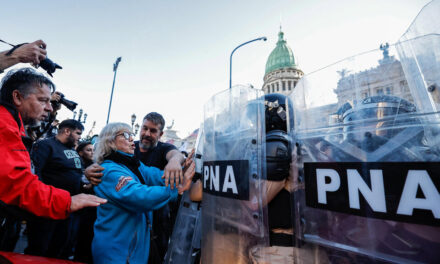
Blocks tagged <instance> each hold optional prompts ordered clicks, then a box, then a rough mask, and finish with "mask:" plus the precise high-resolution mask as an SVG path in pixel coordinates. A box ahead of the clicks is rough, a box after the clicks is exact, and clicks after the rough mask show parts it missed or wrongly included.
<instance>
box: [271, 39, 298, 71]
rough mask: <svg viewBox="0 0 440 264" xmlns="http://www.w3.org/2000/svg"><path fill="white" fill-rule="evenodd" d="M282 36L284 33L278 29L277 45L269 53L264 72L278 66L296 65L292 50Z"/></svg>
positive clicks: (278, 67)
mask: <svg viewBox="0 0 440 264" xmlns="http://www.w3.org/2000/svg"><path fill="white" fill-rule="evenodd" d="M283 37H284V33H283V32H282V31H280V33H278V42H277V46H276V47H275V49H274V50H273V51H272V52H271V53H270V55H269V58H268V59H267V62H266V73H265V74H267V73H269V72H271V71H274V70H276V69H280V68H287V67H293V68H295V67H296V64H295V58H294V57H293V52H292V50H291V49H290V47H289V46H287V44H286V41H285V40H284V38H283Z"/></svg>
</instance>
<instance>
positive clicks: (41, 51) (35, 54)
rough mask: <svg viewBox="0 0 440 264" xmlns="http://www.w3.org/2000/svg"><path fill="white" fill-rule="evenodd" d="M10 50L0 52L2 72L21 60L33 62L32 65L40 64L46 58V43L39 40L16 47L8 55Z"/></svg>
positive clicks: (22, 61) (0, 70) (0, 69)
mask: <svg viewBox="0 0 440 264" xmlns="http://www.w3.org/2000/svg"><path fill="white" fill-rule="evenodd" d="M9 52H10V51H9V50H7V51H3V52H1V53H0V73H2V72H3V71H4V70H5V69H7V68H9V67H11V66H14V65H15V64H18V63H20V62H21V63H31V64H32V65H38V64H40V62H41V61H42V60H44V59H45V58H46V54H47V52H46V43H44V41H42V40H37V41H34V42H32V43H28V44H24V45H22V46H20V47H18V48H16V49H15V50H14V51H13V52H12V53H11V54H9V55H8V53H9Z"/></svg>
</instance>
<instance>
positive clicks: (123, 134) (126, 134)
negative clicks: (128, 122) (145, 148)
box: [115, 132, 134, 140]
mask: <svg viewBox="0 0 440 264" xmlns="http://www.w3.org/2000/svg"><path fill="white" fill-rule="evenodd" d="M117 136H124V138H125V139H126V140H129V139H130V137H131V138H134V134H133V133H130V132H122V133H120V134H117V135H116V136H115V138H116V137H117Z"/></svg>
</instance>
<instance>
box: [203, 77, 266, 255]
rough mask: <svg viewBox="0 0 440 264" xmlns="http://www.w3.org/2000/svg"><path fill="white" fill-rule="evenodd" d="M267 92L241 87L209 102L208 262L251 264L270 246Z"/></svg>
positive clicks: (205, 222)
mask: <svg viewBox="0 0 440 264" xmlns="http://www.w3.org/2000/svg"><path fill="white" fill-rule="evenodd" d="M262 95H263V94H262V91H261V90H256V89H253V88H250V87H244V86H237V87H233V88H232V89H230V90H227V91H224V92H221V93H219V94H216V95H215V96H213V97H212V98H211V99H210V100H209V101H208V102H207V103H206V104H205V110H204V111H205V114H204V134H205V137H204V150H203V161H204V162H203V175H202V178H203V180H202V182H203V201H202V205H203V210H202V263H249V262H250V260H249V250H250V249H251V248H252V247H255V246H262V247H264V246H268V245H269V243H268V230H267V213H266V212H267V209H266V208H265V207H264V206H263V205H264V200H265V188H264V186H265V184H264V179H265V173H266V172H265V133H264V131H265V130H264V99H263V97H262Z"/></svg>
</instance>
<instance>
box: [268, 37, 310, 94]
mask: <svg viewBox="0 0 440 264" xmlns="http://www.w3.org/2000/svg"><path fill="white" fill-rule="evenodd" d="M303 75H304V73H303V72H302V71H301V70H300V69H299V67H298V65H297V64H296V62H295V57H294V55H293V52H292V49H291V48H290V47H289V46H288V45H287V42H286V40H284V33H283V32H282V31H281V29H280V32H279V33H278V42H277V45H276V47H275V49H274V50H273V51H272V52H271V53H270V55H269V58H268V59H267V62H266V72H265V74H264V84H263V87H262V89H263V91H264V92H265V93H266V94H268V93H281V94H284V95H288V94H289V93H291V92H292V90H293V88H294V87H295V85H296V83H297V82H298V81H299V79H301V77H302V76H303Z"/></svg>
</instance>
